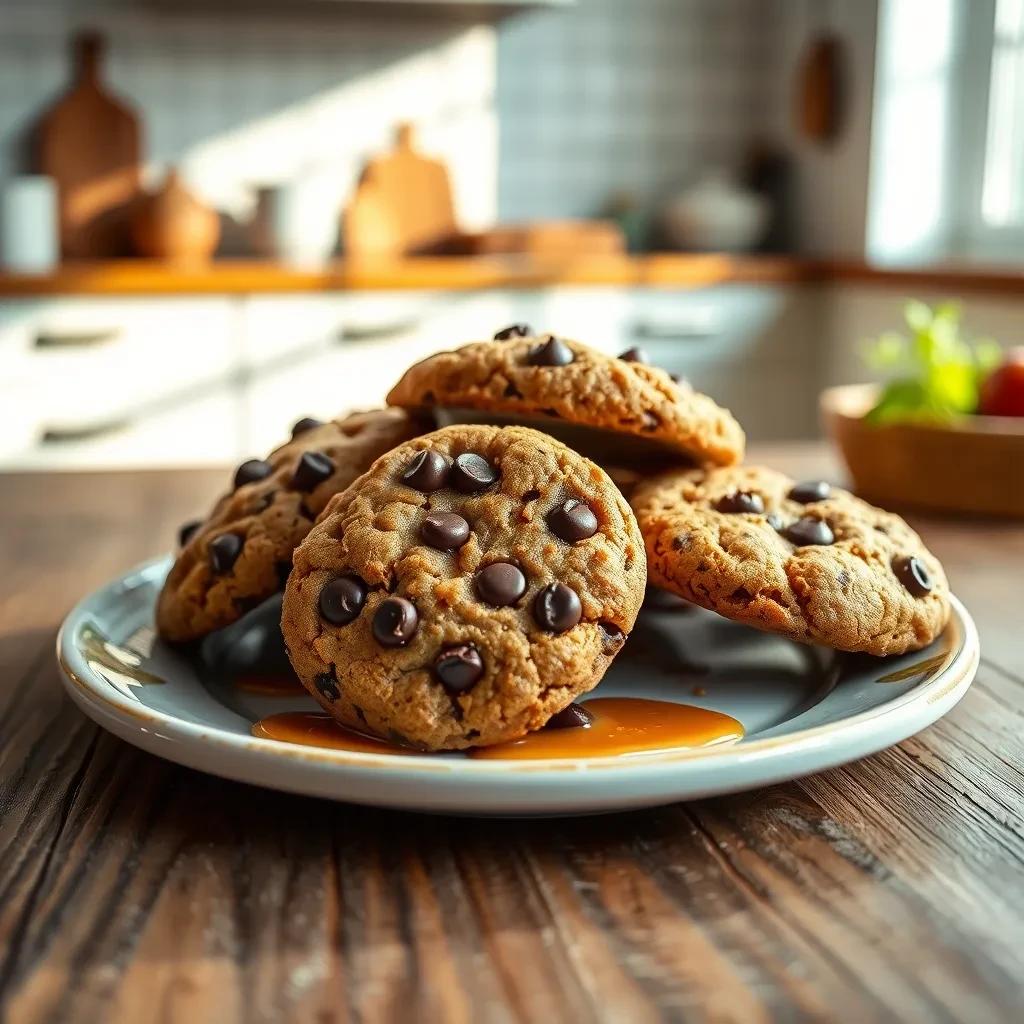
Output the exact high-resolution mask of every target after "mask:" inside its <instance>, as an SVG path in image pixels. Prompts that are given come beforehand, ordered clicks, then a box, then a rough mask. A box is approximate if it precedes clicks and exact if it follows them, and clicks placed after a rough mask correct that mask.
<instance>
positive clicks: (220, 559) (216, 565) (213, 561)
mask: <svg viewBox="0 0 1024 1024" xmlns="http://www.w3.org/2000/svg"><path fill="white" fill-rule="evenodd" d="M243 543H244V541H243V540H242V538H241V537H239V536H238V534H237V533H222V534H221V535H220V536H219V537H214V538H213V540H211V541H210V544H209V547H208V548H207V549H206V554H207V557H208V558H209V559H210V568H211V569H212V570H213V571H214V572H215V573H216V574H217V575H218V576H223V575H224V573H226V572H230V571H231V568H232V566H234V564H235V562H237V561H238V556H239V555H240V554H241V553H242V545H243Z"/></svg>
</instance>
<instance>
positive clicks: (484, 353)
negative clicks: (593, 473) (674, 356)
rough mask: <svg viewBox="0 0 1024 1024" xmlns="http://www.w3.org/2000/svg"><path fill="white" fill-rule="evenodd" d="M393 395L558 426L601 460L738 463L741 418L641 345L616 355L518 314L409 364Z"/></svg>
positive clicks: (548, 428)
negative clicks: (519, 320)
mask: <svg viewBox="0 0 1024 1024" xmlns="http://www.w3.org/2000/svg"><path fill="white" fill-rule="evenodd" d="M388 404H389V405H395V406H399V407H401V408H404V409H408V410H417V411H430V412H432V413H433V414H434V415H435V417H436V418H437V421H438V423H439V424H441V425H450V424H453V423H491V424H517V425H522V426H529V427H535V428H536V429H538V430H543V431H544V432H545V433H548V434H551V435H552V436H553V437H556V438H558V439H559V440H561V441H563V442H564V443H565V444H568V445H570V446H571V447H572V448H575V449H576V450H577V451H579V452H582V453H583V454H585V455H588V456H589V457H590V458H593V459H595V460H597V461H599V462H600V463H601V464H602V465H605V464H613V465H614V464H616V463H621V464H623V465H629V466H636V465H637V464H638V463H650V462H658V461H660V462H663V463H665V462H667V464H668V465H673V464H677V463H678V462H679V461H680V460H681V459H682V460H684V461H686V462H688V463H689V464H691V465H692V464H698V465H705V464H712V465H724V466H728V465H732V464H733V463H735V462H738V461H739V460H740V458H741V457H742V455H743V446H744V437H743V431H742V430H741V429H740V425H739V424H738V423H737V422H736V420H735V419H733V417H732V416H731V415H730V414H729V412H728V411H726V410H725V409H722V408H720V407H719V406H718V405H716V404H715V402H713V401H712V400H711V399H710V398H708V397H707V395H703V394H701V393H700V392H698V391H695V390H694V389H693V388H692V387H691V386H690V385H689V384H687V383H686V382H685V381H678V380H675V379H673V377H672V376H671V375H670V374H668V373H666V372H665V371H664V370H662V369H659V368H658V367H656V366H651V365H649V360H648V359H647V356H646V355H645V354H644V353H643V352H642V351H641V350H640V349H636V348H633V349H629V350H627V351H625V352H623V353H622V354H621V355H620V356H618V357H615V356H608V355H605V354H604V353H602V352H598V351H596V350H595V349H592V348H590V347H588V346H587V345H584V344H582V343H581V342H578V341H570V340H568V339H565V338H560V337H556V336H554V335H550V334H534V333H533V331H532V330H531V329H530V328H529V327H528V326H527V325H526V324H513V325H512V326H511V327H507V328H505V329H503V330H500V331H498V332H497V334H495V336H494V339H493V340H492V341H481V342H474V343H473V344H470V345H465V346H463V347H462V348H460V349H456V350H455V351H454V352H440V353H437V354H436V355H432V356H430V357H429V358H427V359H424V360H423V361H422V362H420V363H417V364H416V365H415V366H413V367H411V368H410V369H409V370H407V371H406V373H405V375H404V376H403V377H402V379H401V380H400V381H399V382H398V383H397V384H396V385H395V387H394V388H393V389H392V391H391V393H390V394H389V395H388Z"/></svg>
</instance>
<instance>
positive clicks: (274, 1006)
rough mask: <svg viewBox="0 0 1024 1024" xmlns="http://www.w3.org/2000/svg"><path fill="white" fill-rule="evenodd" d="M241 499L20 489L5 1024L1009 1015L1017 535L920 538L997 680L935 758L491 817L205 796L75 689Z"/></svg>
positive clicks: (2, 885) (1, 635)
mask: <svg viewBox="0 0 1024 1024" xmlns="http://www.w3.org/2000/svg"><path fill="white" fill-rule="evenodd" d="M752 458H753V459H755V460H758V461H759V460H762V459H763V460H765V461H771V462H773V463H775V464H777V465H779V466H780V467H781V468H784V469H788V470H789V471H790V472H793V473H794V474H795V475H798V476H802V477H803V476H809V475H818V474H821V473H829V472H830V471H834V469H835V467H834V465H833V464H832V463H831V462H830V460H828V458H827V456H826V454H825V451H824V449H821V448H818V447H812V446H802V447H794V446H783V447H779V446H776V447H773V448H761V449H755V451H754V452H753V453H752ZM224 479H225V473H223V472H202V471H182V472H150V473H121V474H116V473H114V474H93V475H71V474H68V475H52V474H49V475H44V474H40V475H23V476H8V477H4V478H0V488H2V492H3V494H4V500H3V502H2V503H0V536H2V537H3V538H4V540H5V541H6V543H5V544H3V545H2V546H0V721H2V723H3V725H2V730H3V731H2V734H0V752H2V753H0V794H2V805H0V806H2V807H3V815H2V818H0V892H2V893H3V897H4V898H3V900H2V901H0V938H2V942H0V951H2V952H0V957H2V958H3V963H2V967H0V1018H3V1019H4V1020H10V1021H12V1022H15V1021H18V1022H26V1024H27V1022H37V1021H39V1022H41V1021H72V1020H73V1021H75V1022H77V1024H92V1022H97V1024H99V1022H104V1024H107V1022H113V1024H120V1022H124V1024H137V1022H139V1021H143V1020H146V1021H149V1020H154V1021H155V1020H159V1021H167V1022H177V1021H182V1022H192V1021H217V1022H218V1024H220V1022H225V1024H230V1022H235V1021H252V1022H257V1021H271V1020H285V1019H287V1020H289V1021H300V1022H301V1021H327V1020H332V1021H333V1020H338V1021H350V1020H352V1021H354V1020H359V1021H364V1022H369V1024H374V1022H385V1021H397V1020H406V1019H413V1018H415V1019H416V1020H421V1021H434V1020H436V1021H444V1022H446V1024H447V1022H450V1021H451V1022H458V1021H470V1020H472V1021H481V1022H506V1021H536V1020H543V1021H573V1022H577V1021H579V1022H584V1021H609V1022H611V1021H654V1020H659V1019H660V1020H663V1019H673V1020H683V1019H686V1020H712V1019H713V1020H717V1021H736V1022H740V1021H743V1022H747V1021H768V1020H793V1021H797V1020H801V1021H810V1020H829V1021H851V1022H857V1024H860V1022H862V1021H881V1020H913V1021H919V1022H925V1021H950V1020H961V1021H966V1020H969V1021H972V1022H976V1024H980V1022H997V1021H1006V1020H1013V1019H1017V1017H1018V1015H1019V1005H1020V977H1021V971H1022V969H1024V926H1022V923H1021V922H1022V921H1024V882H1022V879H1024V829H1022V827H1021V806H1022V799H1024V776H1022V774H1021V766H1022V765H1024V650H1022V647H1021V642H1020V593H1019V589H1020V588H1019V582H1020V580H1019V567H1020V566H1021V565H1022V564H1024V526H1019V525H1007V524H992V523H984V524H983V523H977V522H970V521H964V520H959V521H939V520H926V519H921V518H916V519H914V524H915V526H916V527H917V528H918V529H919V530H921V532H922V533H923V534H924V536H925V538H926V540H927V541H928V542H929V544H930V545H931V547H932V549H933V550H934V551H935V552H936V553H937V554H938V555H939V557H941V558H942V559H943V560H944V562H945V564H946V566H947V569H948V571H949V575H950V579H951V581H952V583H953V586H954V588H955V589H956V590H957V592H958V593H959V594H960V596H961V598H963V600H964V601H965V603H966V604H967V606H968V607H969V608H970V609H971V611H972V612H973V613H974V616H975V617H976V619H977V621H978V625H979V627H980V631H981V637H982V649H983V658H982V663H981V668H980V670H979V672H978V677H977V681H976V682H975V684H974V686H972V688H971V690H970V691H969V693H968V694H967V696H966V697H965V698H964V700H963V701H962V703H961V704H960V705H959V706H958V707H957V708H956V709H955V710H954V711H952V712H951V713H950V714H949V715H948V716H947V717H946V718H945V719H943V720H942V721H940V722H939V723H938V724H936V725H935V726H933V727H932V728H930V729H928V730H926V731H925V732H924V733H922V734H920V735H918V736H916V737H914V738H913V739H910V740H907V741H906V742H904V743H901V744H900V745H898V746H896V747H893V748H892V749H890V750H887V751H885V752H884V753H881V754H878V755H876V756H874V757H870V758H867V759H865V760H863V761H860V762H857V763H855V764H852V765H848V766H846V767H843V768H839V769H836V770H833V771H829V772H825V773H823V774H820V775H815V776H813V777H811V778H807V779H803V780H801V781H798V782H791V783H786V784H782V785H776V786H770V787H768V788H766V789H762V790H760V791H758V792H753V793H746V794H741V795H738V796H732V797H723V798H719V799H714V800H705V801H700V802H698V803H694V804H689V805H675V806H670V807H665V808H661V809H657V810H650V811H641V812H635V813H631V814H621V815H611V816H607V817H598V818H590V819H586V818H583V819H566V820H556V819H552V820H543V821H472V820H468V819H458V818H446V817H422V818H421V817H416V816H413V815H403V814H398V813H385V812H382V811H373V810H368V809H360V808H356V807H348V806H343V805H334V804H330V803H326V802H319V801H315V800H310V799H304V798H296V797H289V796H286V795H283V794H278V793H271V792H267V791H263V790H259V789H255V788H252V787H249V786H243V785H239V784H235V783H232V782H227V781H224V780H222V779H217V778H212V777H207V776H203V775H200V774H199V773H197V772H194V771H189V770H186V769H184V768H180V767H177V766H175V765H173V764H169V763H166V762H163V761H160V760H158V759H156V758H154V757H151V756H149V755H147V754H143V753H141V752H139V751H136V750H135V749H133V748H132V747H129V746H128V745H126V744H124V743H122V742H120V741H119V740H116V739H114V738H113V737H112V736H110V735H108V734H106V733H104V732H103V731H101V730H100V729H98V728H97V727H96V726H94V725H93V724H92V723H91V722H90V721H88V720H87V719H86V718H84V717H83V716H82V715H81V714H80V713H79V712H78V711H77V710H76V709H75V708H74V707H73V706H72V705H71V704H70V703H69V701H68V700H66V699H65V698H64V697H63V695H62V691H61V688H60V685H59V682H58V678H57V668H56V665H55V662H54V657H53V642H54V632H55V630H56V628H57V625H58V622H59V621H60V619H61V617H62V616H63V615H64V614H65V613H66V612H67V610H68V609H69V607H70V606H71V604H72V603H73V602H74V601H75V600H76V599H77V598H78V597H79V596H81V595H82V594H83V593H85V592H86V591H87V590H89V589H91V588H93V587H95V586H97V585H98V584H100V583H101V582H103V581H104V580H105V579H107V578H109V577H110V576H112V575H113V574H115V573H117V572H120V571H122V570H124V569H125V568H127V567H128V566H130V565H132V564H134V563H135V562H137V561H139V560H141V559H143V558H145V557H147V556H150V555H152V554H154V553H156V552H158V551H159V550H161V549H162V548H163V547H164V546H165V545H166V543H167V540H168V538H170V537H171V536H172V533H173V531H174V529H175V527H176V526H177V524H178V523H179V522H181V521H184V520H185V519H186V518H190V517H191V516H192V515H193V514H194V513H195V512H196V511H197V510H199V509H201V508H203V507H204V506H205V505H206V503H207V502H208V501H209V500H210V499H211V498H212V496H213V495H214V494H215V493H216V492H217V491H218V490H219V489H220V488H221V487H222V485H223V483H224Z"/></svg>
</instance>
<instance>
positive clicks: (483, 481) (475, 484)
mask: <svg viewBox="0 0 1024 1024" xmlns="http://www.w3.org/2000/svg"><path fill="white" fill-rule="evenodd" d="M497 479H498V471H497V470H496V469H495V468H494V467H493V466H492V465H491V464H490V463H489V462H488V461H487V460H486V459H485V458H484V457H483V456H482V455H477V454H476V453H474V452H465V453H464V454H463V455H460V456H459V457H458V458H457V459H456V460H455V462H454V463H452V468H451V472H450V473H449V474H448V482H449V483H450V484H451V485H452V487H454V488H455V490H457V491H460V492H461V493H462V494H475V493H476V492H477V491H483V490H486V489H487V488H488V487H490V486H491V484H493V483H494V481H495V480H497Z"/></svg>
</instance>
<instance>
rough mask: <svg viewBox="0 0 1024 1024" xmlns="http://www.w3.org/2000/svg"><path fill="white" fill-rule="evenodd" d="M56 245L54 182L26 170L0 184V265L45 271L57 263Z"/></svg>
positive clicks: (24, 269) (58, 253)
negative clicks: (23, 173)
mask: <svg viewBox="0 0 1024 1024" xmlns="http://www.w3.org/2000/svg"><path fill="white" fill-rule="evenodd" d="M59 245H60V241H59V238H58V231H57V185H56V182H54V180H53V179H52V178H47V177H46V176H45V175H42V174H34V175H27V174H26V175H23V176H22V177H19V178H11V179H10V180H9V181H5V182H4V183H3V184H2V185H0V266H4V267H6V268H7V269H9V270H14V271H19V272H21V273H30V274H41V273H45V272H46V271H48V270H52V269H53V268H54V267H55V266H56V265H57V261H58V259H59V257H60V249H59Z"/></svg>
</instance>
